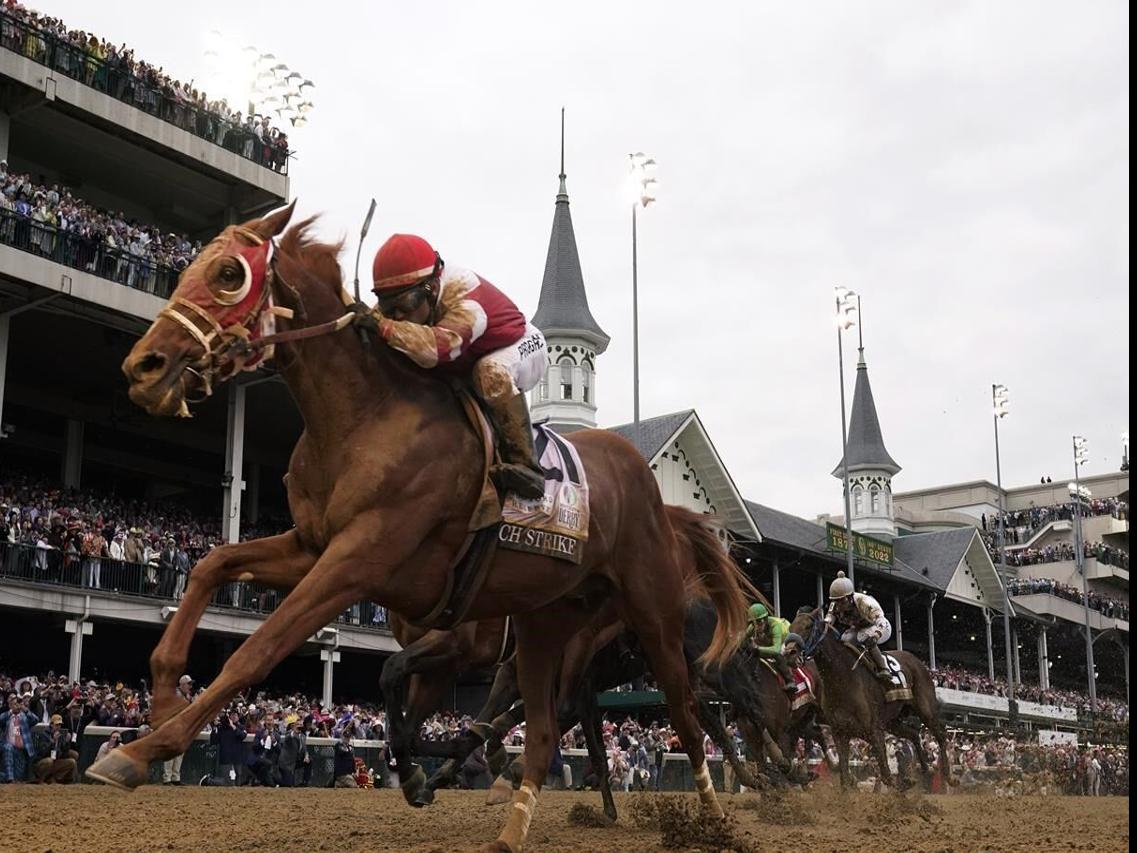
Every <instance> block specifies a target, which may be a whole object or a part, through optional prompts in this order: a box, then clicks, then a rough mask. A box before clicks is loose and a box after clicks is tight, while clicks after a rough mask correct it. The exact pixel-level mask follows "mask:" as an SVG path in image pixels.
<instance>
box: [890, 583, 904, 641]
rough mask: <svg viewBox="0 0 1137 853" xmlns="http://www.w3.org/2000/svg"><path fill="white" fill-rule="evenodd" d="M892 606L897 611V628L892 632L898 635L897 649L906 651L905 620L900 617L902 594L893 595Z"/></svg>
mask: <svg viewBox="0 0 1137 853" xmlns="http://www.w3.org/2000/svg"><path fill="white" fill-rule="evenodd" d="M892 607H893V610H894V611H895V612H896V630H895V631H893V632H892V633H893V634H895V635H896V651H898V652H902V651H904V621H903V620H902V619H901V618H900V617H901V613H900V596H899V595H893V596H892Z"/></svg>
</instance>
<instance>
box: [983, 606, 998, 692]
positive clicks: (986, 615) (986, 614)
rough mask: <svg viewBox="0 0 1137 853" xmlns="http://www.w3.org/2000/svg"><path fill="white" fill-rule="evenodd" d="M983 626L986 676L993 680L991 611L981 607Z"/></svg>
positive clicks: (993, 659)
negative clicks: (985, 649) (985, 643)
mask: <svg viewBox="0 0 1137 853" xmlns="http://www.w3.org/2000/svg"><path fill="white" fill-rule="evenodd" d="M983 627H984V628H986V631H987V677H988V678H989V679H991V680H992V681H994V680H995V648H994V645H993V644H992V642H991V611H990V610H988V609H987V608H986V607H984V608H983Z"/></svg>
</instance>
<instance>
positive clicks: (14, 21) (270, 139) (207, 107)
mask: <svg viewBox="0 0 1137 853" xmlns="http://www.w3.org/2000/svg"><path fill="white" fill-rule="evenodd" d="M0 47H3V48H6V49H7V50H11V51H14V52H15V53H19V54H20V55H22V56H25V57H27V58H28V59H31V60H32V61H34V62H38V63H40V64H42V65H47V66H48V67H50V68H53V69H55V70H56V71H59V72H60V73H62V74H66V75H67V76H68V77H72V78H74V79H75V80H78V81H80V82H81V83H83V84H84V85H86V86H90V87H92V88H94V89H98V90H99V91H101V92H105V93H106V94H108V95H110V96H111V97H113V98H116V99H117V100H120V101H123V102H125V103H127V104H130V105H132V106H134V107H136V108H137V109H140V110H144V111H145V112H147V113H150V114H151V115H155V116H157V117H159V118H161V119H162V120H164V121H167V122H169V123H171V124H174V125H176V126H177V127H179V128H181V129H182V130H185V131H188V132H190V133H193V134H194V135H196V136H199V137H201V138H203V139H207V140H209V141H211V142H213V143H215V144H217V145H220V146H223V147H225V148H227V149H228V150H230V151H233V152H235V153H237V154H240V155H241V156H243V157H245V158H247V159H249V160H253V161H255V162H257V163H260V164H261V165H262V166H264V167H265V168H268V169H273V170H275V171H281V172H283V171H284V170H285V169H286V166H287V162H288V155H289V150H288V136H287V134H286V133H284V132H283V131H282V130H280V129H279V128H276V127H273V126H272V122H271V119H270V118H269V117H268V116H254V115H246V116H244V117H242V115H241V112H240V109H239V108H238V109H233V108H231V107H230V106H229V104H228V103H227V102H226V100H225V99H220V100H217V99H213V98H210V97H209V95H207V94H206V93H205V92H201V91H198V89H197V88H195V87H194V86H193V84H192V83H183V82H180V81H178V80H174V79H173V78H172V77H170V75H169V74H167V73H166V72H165V71H164V70H163V68H162V67H161V66H155V65H152V64H150V63H148V62H145V61H143V60H141V59H137V58H136V57H135V55H134V50H133V49H131V48H129V47H127V46H126V45H125V44H123V45H116V44H114V43H113V42H110V41H107V40H106V39H104V38H100V37H98V36H96V35H93V34H91V33H87V32H84V31H82V30H73V29H69V28H68V27H67V25H66V24H65V23H64V22H63V21H61V20H59V19H58V18H53V17H50V16H47V15H42V14H40V13H39V12H36V11H35V10H33V9H28V8H26V7H25V6H22V5H21V4H19V3H17V2H15V0H4V2H3V7H2V9H0Z"/></svg>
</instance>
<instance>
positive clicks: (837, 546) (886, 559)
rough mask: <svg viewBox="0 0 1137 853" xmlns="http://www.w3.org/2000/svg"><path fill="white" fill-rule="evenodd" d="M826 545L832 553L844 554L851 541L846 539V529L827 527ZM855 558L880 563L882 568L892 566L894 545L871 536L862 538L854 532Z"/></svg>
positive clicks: (830, 525)
mask: <svg viewBox="0 0 1137 853" xmlns="http://www.w3.org/2000/svg"><path fill="white" fill-rule="evenodd" d="M825 545H826V547H827V548H828V549H829V550H830V551H840V552H841V553H842V554H843V553H845V550H846V549H847V548H848V547H849V540H847V539H846V538H845V528H844V527H838V526H837V525H836V524H826V525H825ZM853 554H854V556H856V557H858V558H860V559H862V560H867V561H868V562H870V563H880V564H881V565H882V566H891V565H892V543H891V542H884V541H882V540H880V539H873V538H872V537H871V536H862V535H861V534H860V533H857V532H856V531H854V532H853Z"/></svg>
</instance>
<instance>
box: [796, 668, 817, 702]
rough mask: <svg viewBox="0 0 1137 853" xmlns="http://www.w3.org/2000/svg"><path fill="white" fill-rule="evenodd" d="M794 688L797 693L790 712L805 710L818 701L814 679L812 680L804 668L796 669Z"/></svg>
mask: <svg viewBox="0 0 1137 853" xmlns="http://www.w3.org/2000/svg"><path fill="white" fill-rule="evenodd" d="M794 687H795V688H796V691H795V693H794V697H793V699H792V700H791V701H790V710H792V711H796V710H797V709H798V708H804V707H805V706H806V705H808V704H809V703H810V702H816V701H817V693H816V692H815V691H814V687H813V679H812V678H810V676H809V673H808V672H806V671H805V668H804V667H800V666H795V667H794Z"/></svg>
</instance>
